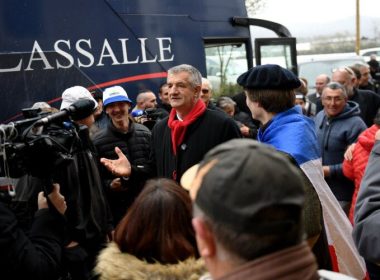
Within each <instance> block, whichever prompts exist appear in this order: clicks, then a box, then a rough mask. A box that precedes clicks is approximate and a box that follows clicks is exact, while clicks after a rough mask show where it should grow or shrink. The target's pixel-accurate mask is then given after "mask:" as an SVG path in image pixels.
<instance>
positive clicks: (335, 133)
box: [315, 101, 367, 201]
mask: <svg viewBox="0 0 380 280" xmlns="http://www.w3.org/2000/svg"><path fill="white" fill-rule="evenodd" d="M366 128H367V126H366V125H365V123H364V121H363V120H362V119H361V117H360V109H359V105H358V104H357V103H356V102H353V101H348V102H347V104H346V107H345V108H344V109H343V111H342V112H341V113H340V114H339V115H337V116H336V117H333V118H328V117H327V116H326V114H325V111H324V110H322V111H320V112H319V113H318V114H317V116H316V117H315V130H316V133H317V137H318V143H319V149H320V151H321V156H322V164H323V165H328V166H330V176H329V177H328V178H325V179H326V182H327V183H328V185H329V186H330V188H331V190H332V192H333V193H334V195H335V196H336V198H337V199H338V200H339V201H351V199H352V193H353V190H354V184H353V182H352V181H350V180H349V179H347V178H346V177H344V175H343V171H342V163H343V159H344V158H343V155H344V152H345V151H346V149H347V147H348V146H349V145H351V144H352V143H354V142H355V141H356V139H357V137H358V136H359V134H360V133H361V132H362V131H363V130H365V129H366Z"/></svg>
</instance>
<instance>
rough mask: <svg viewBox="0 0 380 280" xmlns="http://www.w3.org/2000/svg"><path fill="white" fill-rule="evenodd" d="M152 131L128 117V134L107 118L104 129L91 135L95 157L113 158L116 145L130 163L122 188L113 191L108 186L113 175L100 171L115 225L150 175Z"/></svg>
mask: <svg viewBox="0 0 380 280" xmlns="http://www.w3.org/2000/svg"><path fill="white" fill-rule="evenodd" d="M150 141H151V132H150V131H149V129H148V128H147V127H146V126H144V125H142V124H138V123H134V122H133V121H132V120H130V123H129V128H128V132H127V133H123V132H121V131H120V130H118V129H117V128H115V126H114V125H113V124H112V121H111V120H110V121H109V123H108V126H107V128H106V129H104V130H101V131H99V132H98V133H97V134H95V135H94V138H93V142H94V145H95V146H96V149H97V153H98V157H99V158H101V157H104V158H108V159H116V158H117V155H116V153H115V147H119V148H120V149H121V150H122V152H123V153H124V154H125V156H126V157H127V158H128V160H129V161H130V163H131V167H132V172H131V176H130V177H129V179H128V180H125V179H123V178H121V180H122V182H123V191H121V192H115V191H112V190H111V189H110V184H111V182H112V180H114V179H115V178H116V177H115V176H114V175H113V174H112V173H111V172H110V171H108V170H107V169H106V168H105V167H103V166H102V167H101V169H100V172H101V176H102V180H103V182H104V186H105V188H106V192H107V197H108V200H109V204H110V207H111V210H112V214H113V218H114V223H115V224H116V223H117V222H118V221H119V220H120V219H121V218H122V217H123V216H124V214H125V211H126V210H127V209H128V208H129V206H130V205H131V204H132V202H133V201H134V199H135V198H136V196H137V195H138V194H139V193H140V191H141V189H142V187H143V185H144V183H145V181H146V180H147V179H148V178H150V177H151V176H152V170H151V166H150V165H149V155H150V151H151V148H150Z"/></svg>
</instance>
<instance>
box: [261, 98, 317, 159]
mask: <svg viewBox="0 0 380 280" xmlns="http://www.w3.org/2000/svg"><path fill="white" fill-rule="evenodd" d="M257 138H258V140H259V141H260V142H262V143H266V144H269V145H272V146H273V147H275V148H276V149H277V150H279V151H282V152H285V153H288V154H290V155H291V156H292V157H293V158H294V159H295V160H296V161H297V163H298V165H301V164H303V163H305V162H307V161H309V160H313V159H317V158H320V152H319V147H318V141H317V136H316V134H315V126H314V121H313V120H312V119H310V118H308V117H306V116H304V115H302V112H301V107H300V106H294V107H293V108H291V109H289V110H287V111H285V112H281V113H279V114H276V115H275V116H274V118H273V119H272V120H271V121H270V123H269V125H268V126H267V127H266V129H265V130H264V131H262V129H261V128H260V129H259V132H258V136H257Z"/></svg>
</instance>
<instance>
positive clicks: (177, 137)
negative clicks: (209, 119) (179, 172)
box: [168, 99, 206, 155]
mask: <svg viewBox="0 0 380 280" xmlns="http://www.w3.org/2000/svg"><path fill="white" fill-rule="evenodd" d="M204 111H206V105H205V103H204V102H203V101H202V100H201V99H198V101H197V103H195V105H194V107H193V109H191V111H190V112H189V114H187V116H186V117H184V118H183V121H180V120H177V119H176V114H177V111H176V110H175V109H172V110H171V111H170V115H169V120H168V126H169V127H170V129H171V136H172V148H173V152H174V155H177V147H178V146H179V145H181V144H182V142H183V139H184V138H185V133H186V129H187V127H188V126H189V125H190V124H192V123H193V122H194V121H195V120H197V119H198V117H199V116H200V115H202V114H203V112H204Z"/></svg>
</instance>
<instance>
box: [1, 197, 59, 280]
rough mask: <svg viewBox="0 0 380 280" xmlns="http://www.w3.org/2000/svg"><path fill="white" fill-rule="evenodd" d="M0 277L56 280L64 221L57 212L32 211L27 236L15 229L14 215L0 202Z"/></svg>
mask: <svg viewBox="0 0 380 280" xmlns="http://www.w3.org/2000/svg"><path fill="white" fill-rule="evenodd" d="M0 221H1V222H0V278H1V279H4V280H6V279H49V280H50V279H57V277H58V275H57V274H58V273H59V271H60V270H59V269H60V265H61V255H62V247H63V243H64V233H65V220H64V218H63V216H61V215H60V214H58V212H53V211H51V210H50V209H41V210H39V211H37V212H36V215H35V219H34V222H33V224H32V228H31V230H30V234H29V236H26V235H25V233H24V232H23V231H22V230H21V229H20V228H19V226H18V223H17V219H16V217H15V215H14V214H13V213H12V212H11V211H10V210H9V209H8V207H7V206H6V205H5V204H3V203H0Z"/></svg>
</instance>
